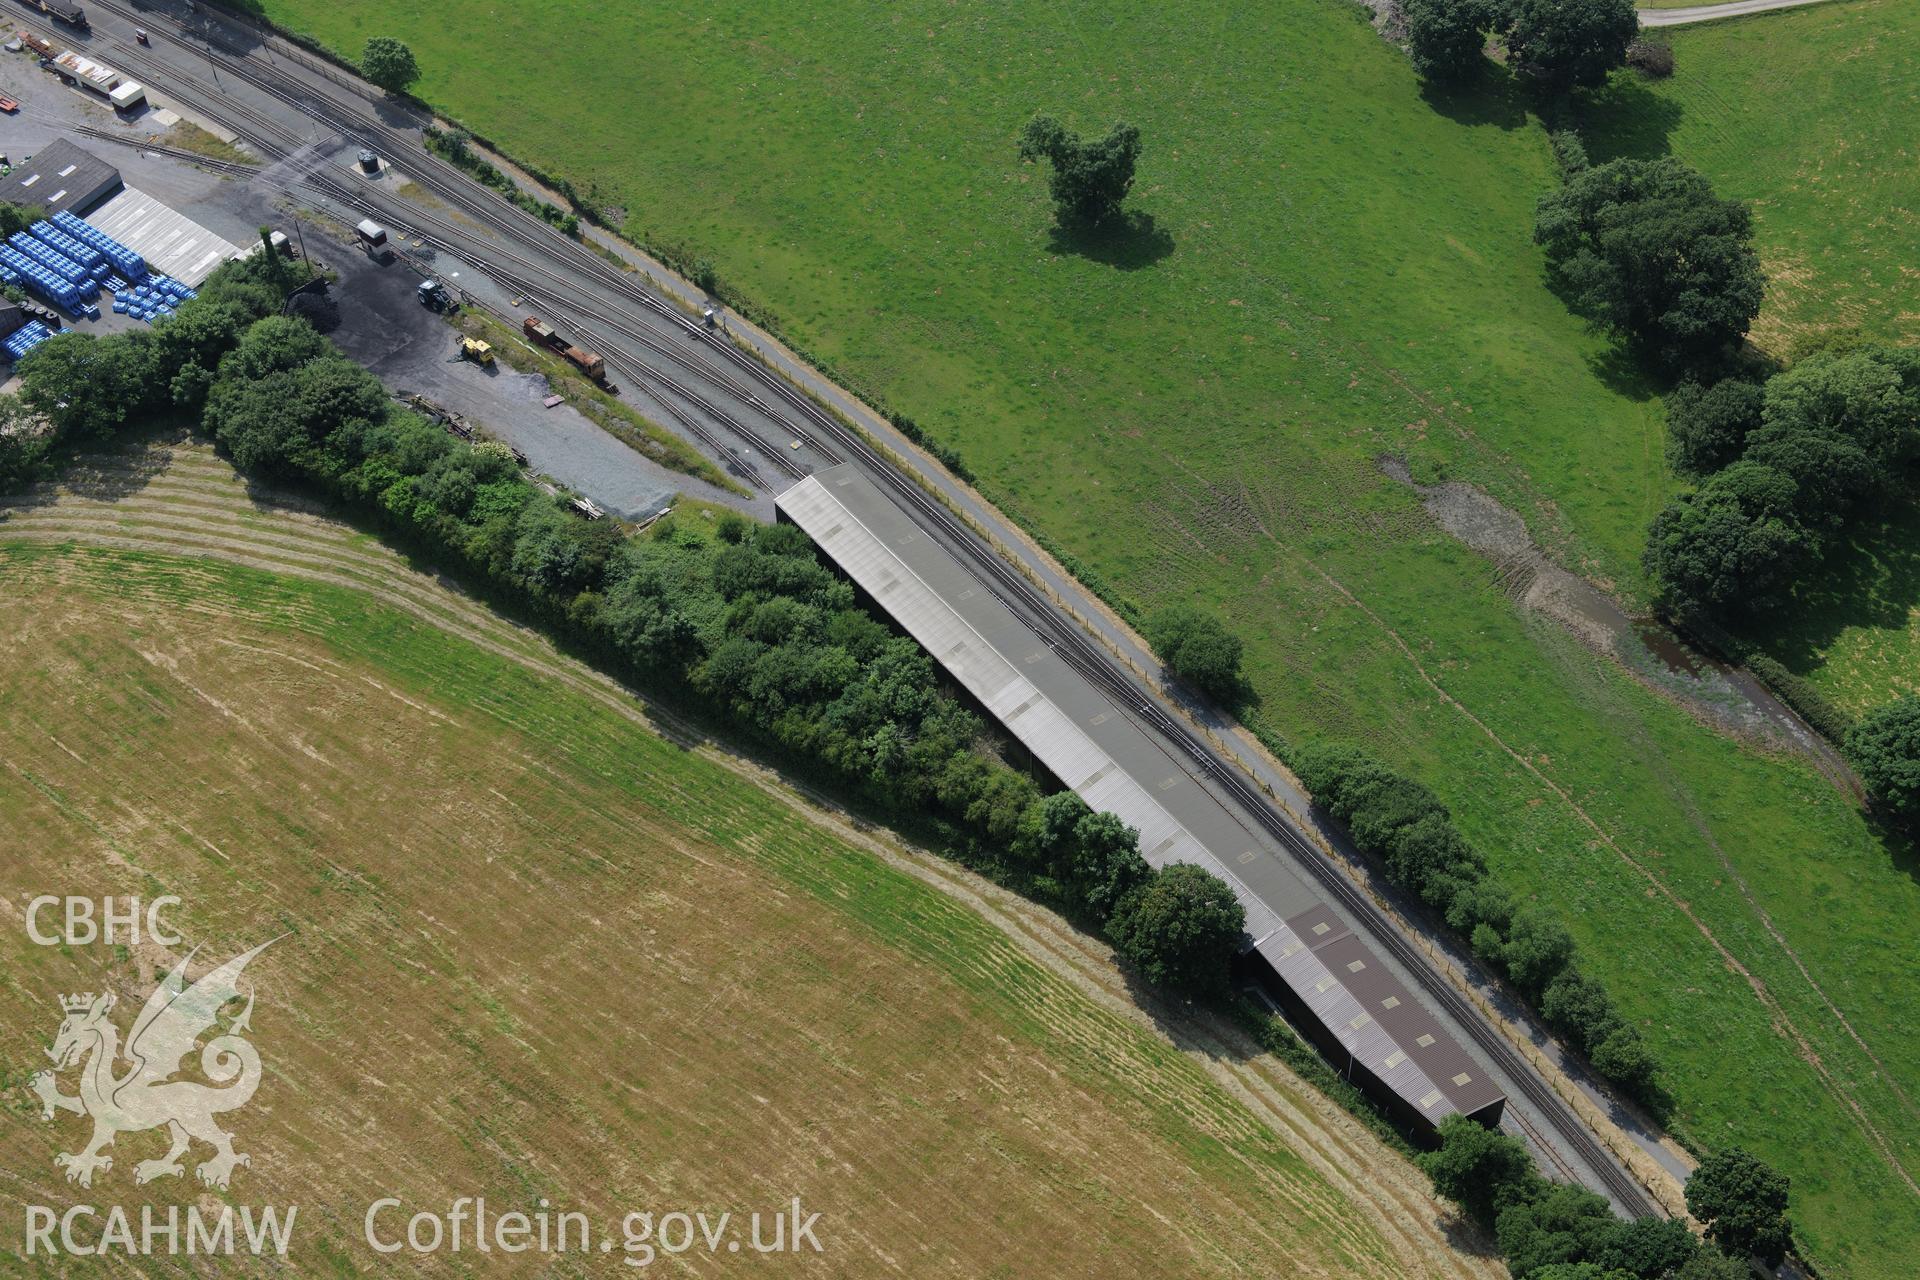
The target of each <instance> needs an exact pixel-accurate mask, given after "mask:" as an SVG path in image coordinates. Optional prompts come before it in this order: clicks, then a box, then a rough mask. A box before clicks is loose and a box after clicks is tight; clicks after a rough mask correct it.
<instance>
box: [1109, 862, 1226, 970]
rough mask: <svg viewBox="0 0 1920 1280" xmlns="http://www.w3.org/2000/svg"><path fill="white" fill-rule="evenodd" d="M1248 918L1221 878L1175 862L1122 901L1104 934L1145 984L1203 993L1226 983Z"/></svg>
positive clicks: (1200, 869)
mask: <svg viewBox="0 0 1920 1280" xmlns="http://www.w3.org/2000/svg"><path fill="white" fill-rule="evenodd" d="M1246 922H1247V918H1246V910H1245V909H1244V908H1243V907H1241V905H1240V903H1239V901H1238V900H1237V899H1236V898H1235V897H1234V896H1233V890H1231V889H1229V888H1228V887H1227V885H1226V883H1225V882H1224V881H1222V880H1221V879H1220V877H1218V876H1216V875H1214V874H1213V873H1212V872H1211V871H1208V870H1206V869H1205V868H1202V867H1196V866H1194V865H1193V864H1191V863H1186V862H1179V863H1175V864H1174V865H1173V866H1170V867H1167V868H1166V869H1164V870H1163V871H1161V872H1160V873H1159V874H1158V875H1155V876H1153V877H1152V878H1151V879H1150V880H1149V881H1148V882H1147V883H1145V884H1143V885H1141V886H1139V887H1138V888H1136V889H1135V890H1134V891H1133V892H1132V893H1129V894H1128V895H1127V896H1126V897H1125V898H1124V899H1122V900H1121V902H1120V904H1119V905H1118V906H1117V907H1116V908H1115V909H1114V913H1113V917H1112V919H1110V920H1109V921H1108V922H1107V932H1108V934H1109V935H1110V936H1111V937H1112V938H1113V941H1114V944H1115V945H1116V946H1117V947H1119V949H1120V954H1121V955H1123V956H1125V957H1126V958H1127V960H1128V962H1130V963H1131V964H1132V965H1133V966H1134V967H1135V968H1137V969H1138V970H1139V971H1140V972H1141V973H1142V974H1144V975H1145V976H1146V978H1147V980H1148V981H1149V982H1152V983H1155V984H1156V985H1161V986H1166V987H1171V988H1173V989H1174V990H1176V991H1182V992H1189V993H1194V994H1201V993H1206V992H1211V991H1216V990H1219V989H1220V988H1221V987H1222V986H1224V985H1225V984H1226V979H1227V965H1228V963H1229V961H1231V960H1232V958H1233V954H1234V952H1235V951H1237V950H1238V949H1239V946H1240V935H1241V931H1242V930H1243V929H1244V928H1245V927H1246Z"/></svg>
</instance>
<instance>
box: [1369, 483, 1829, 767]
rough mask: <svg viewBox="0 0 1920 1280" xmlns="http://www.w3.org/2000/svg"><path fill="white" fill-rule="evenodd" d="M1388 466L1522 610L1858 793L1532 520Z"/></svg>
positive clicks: (1471, 490) (1783, 709)
mask: <svg viewBox="0 0 1920 1280" xmlns="http://www.w3.org/2000/svg"><path fill="white" fill-rule="evenodd" d="M1379 465H1380V470H1381V471H1382V472H1383V473H1385V474H1386V475H1387V476H1389V477H1391V478H1392V479H1394V480H1397V481H1398V482H1400V483H1401V484H1404V485H1406V486H1407V487H1408V488H1410V489H1412V490H1413V491H1414V492H1415V493H1418V494H1419V495H1420V501H1421V504H1422V505H1423V506H1425V507H1426V509H1427V513H1428V514H1429V515H1431V516H1432V517H1433V518H1434V521H1435V522H1436V523H1438V524H1439V526H1440V527H1441V528H1442V529H1444V530H1446V531H1447V532H1448V533H1449V534H1451V535H1452V536H1453V537H1455V538H1457V539H1459V540H1460V541H1461V542H1462V543H1463V544H1465V545H1466V546H1468V547H1471V548H1472V549H1473V550H1475V551H1477V552H1479V553H1480V554H1481V555H1483V556H1485V557H1486V558H1487V560H1488V561H1489V562H1490V563H1491V564H1492V565H1493V566H1494V569H1495V572H1496V573H1497V575H1498V576H1499V580H1500V585H1501V587H1502V589H1503V590H1505V591H1506V593H1507V594H1508V595H1509V596H1511V597H1513V599H1514V600H1515V601H1516V602H1518V603H1519V604H1520V605H1521V606H1522V607H1523V608H1526V609H1528V610H1530V611H1532V612H1535V613H1538V614H1541V615H1543V616H1545V617H1549V618H1552V619H1553V620H1554V621H1556V622H1558V623H1560V624H1561V625H1562V626H1564V627H1565V628H1566V629H1567V630H1569V631H1571V632H1572V633H1573V634H1574V635H1575V636H1577V637H1579V638H1580V640H1582V641H1583V642H1584V643H1586V644H1587V645H1588V646H1589V647H1591V648H1594V649H1597V650H1599V651H1600V652H1602V653H1605V654H1606V655H1607V656H1609V657H1611V658H1613V659H1614V660H1615V661H1617V662H1619V663H1620V665H1621V666H1623V667H1625V668H1626V669H1627V670H1628V671H1629V672H1631V673H1632V674H1633V676H1634V677H1635V678H1636V679H1638V680H1639V681H1640V682H1641V683H1642V684H1644V685H1646V686H1647V687H1649V688H1651V689H1653V690H1655V691H1656V692H1658V693H1660V694H1663V695H1664V696H1666V697H1668V698H1671V699H1672V700H1673V701H1675V702H1678V703H1679V704H1681V705H1682V706H1684V707H1685V708H1687V710H1689V711H1691V712H1693V713H1694V714H1695V715H1697V716H1699V717H1700V718H1701V719H1703V720H1705V721H1707V722H1708V723H1710V724H1713V725H1714V726H1716V727H1717V728H1720V729H1721V730H1723V731H1725V732H1729V733H1734V734H1738V735H1740V736H1742V737H1745V738H1748V739H1751V740H1755V741H1758V742H1760V743H1762V744H1763V745H1765V746H1767V747H1770V748H1773V749H1775V750H1784V751H1790V752H1793V753H1794V754H1796V755H1799V756H1802V757H1804V758H1805V759H1807V760H1809V761H1810V762H1812V764H1813V765H1814V766H1815V767H1816V768H1818V769H1819V770H1820V772H1821V773H1822V774H1824V775H1826V777H1827V778H1828V779H1829V780H1830V781H1831V782H1832V783H1833V784H1834V785H1835V786H1836V787H1839V788H1840V789H1841V790H1843V791H1847V792H1857V790H1858V788H1859V783H1858V781H1857V780H1856V779H1855V778H1854V776H1853V771H1852V770H1851V769H1850V768H1849V767H1848V765H1847V762H1846V761H1845V759H1843V758H1842V757H1841V755H1840V753H1839V752H1838V751H1836V750H1835V749H1834V747H1833V745H1832V744H1831V743H1829V742H1828V741H1827V740H1826V739H1825V738H1822V737H1821V736H1820V735H1819V734H1817V733H1815V732H1814V731H1813V730H1812V729H1811V728H1809V727H1808V726H1807V724H1806V722H1805V721H1803V720H1802V719H1800V717H1799V716H1798V715H1796V714H1794V712H1793V709H1792V708H1790V707H1788V706H1787V705H1786V704H1785V703H1783V702H1781V701H1780V699H1778V698H1776V697H1775V696H1774V695H1773V694H1772V693H1771V692H1770V691H1769V690H1768V689H1767V687H1766V686H1765V685H1763V684H1761V683H1760V681H1759V680H1757V679H1755V678H1754V676H1753V675H1752V674H1751V673H1749V672H1748V671H1746V670H1745V669H1744V668H1740V667H1734V666H1730V665H1728V664H1727V663H1725V662H1722V661H1720V660H1719V659H1717V658H1712V657H1709V656H1707V655H1705V654H1702V653H1699V652H1697V651H1695V650H1694V649H1692V648H1690V647H1688V646H1687V644H1686V643H1685V642H1684V641H1683V640H1681V638H1680V637H1679V636H1677V635H1675V634H1674V633H1673V632H1672V631H1670V630H1668V629H1667V628H1666V627H1664V626H1662V625H1661V624H1660V623H1658V622H1657V621H1654V620H1653V619H1650V618H1635V617H1632V616H1630V615H1629V614H1628V613H1627V612H1626V611H1625V610H1624V609H1622V608H1621V607H1620V606H1619V605H1617V604H1615V603H1614V601H1613V598H1612V597H1610V596H1608V595H1607V594H1606V593H1605V592H1603V591H1601V590H1600V589H1599V588H1598V587H1595V586H1594V585H1593V584H1592V583H1590V582H1588V581H1587V580H1586V579H1585V578H1582V577H1580V576H1579V575H1578V574H1575V573H1571V572H1569V571H1568V570H1566V569H1563V568H1561V567H1560V566H1559V565H1558V564H1556V563H1554V561H1553V560H1552V559H1551V558H1550V557H1548V555H1547V554H1546V553H1545V552H1544V551H1542V550H1540V548H1539V547H1538V546H1537V545H1536V544H1535V543H1534V541H1533V536H1532V535H1531V534H1530V533H1528V532H1527V525H1526V522H1525V521H1524V520H1522V519H1521V518H1520V517H1519V516H1518V515H1516V514H1514V513H1513V512H1511V511H1509V510H1507V509H1506V508H1505V507H1503V506H1501V505H1500V503H1498V502H1496V501H1495V500H1494V499H1493V498H1491V497H1489V496H1488V495H1487V494H1485V493H1483V492H1481V491H1480V490H1479V489H1477V488H1475V487H1474V486H1472V485H1469V484H1460V483H1458V482H1449V483H1446V484H1435V485H1422V484H1416V483H1415V482H1414V479H1413V475H1412V473H1411V472H1410V471H1409V470H1408V469H1407V464H1406V463H1405V462H1404V461H1403V460H1401V459H1399V458H1383V459H1381V460H1380V464H1379Z"/></svg>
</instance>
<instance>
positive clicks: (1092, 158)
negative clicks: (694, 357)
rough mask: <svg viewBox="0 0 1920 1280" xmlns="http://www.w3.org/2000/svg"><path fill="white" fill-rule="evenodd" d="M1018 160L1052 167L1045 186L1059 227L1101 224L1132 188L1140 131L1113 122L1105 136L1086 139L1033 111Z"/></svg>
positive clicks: (1113, 217) (1110, 218)
mask: <svg viewBox="0 0 1920 1280" xmlns="http://www.w3.org/2000/svg"><path fill="white" fill-rule="evenodd" d="M1020 158H1021V159H1022V160H1045V161H1047V162H1048V163H1049V164H1051V165H1052V166H1053V176H1052V178H1051V179H1050V180H1049V187H1048V189H1049V190H1050V192H1051V193H1052V195H1053V210H1054V217H1055V218H1056V219H1058V221H1059V223H1060V225H1061V226H1063V227H1068V228H1091V227H1101V226H1105V225H1107V224H1109V223H1112V222H1113V221H1115V220H1116V219H1117V218H1118V217H1119V216H1120V202H1121V201H1122V200H1124V199H1126V198H1127V192H1128V191H1129V190H1130V189H1131V188H1132V187H1133V168H1134V164H1135V162H1136V161H1138V160H1139V158H1140V131H1139V130H1138V129H1136V128H1134V127H1133V126H1132V125H1130V124H1116V125H1114V126H1113V128H1111V129H1109V130H1108V131H1107V136H1106V137H1104V138H1100V139H1097V140H1095V141H1092V142H1087V141H1083V140H1082V139H1081V138H1080V136H1079V135H1078V134H1074V133H1070V132H1068V131H1067V129H1066V127H1065V126H1064V125H1062V124H1061V123H1060V122H1059V121H1058V120H1056V119H1054V118H1053V117H1052V116H1049V115H1044V114H1043V115H1037V116H1035V117H1034V118H1033V119H1031V120H1029V121H1028V122H1027V127H1026V128H1025V129H1023V130H1022V131H1021V133H1020Z"/></svg>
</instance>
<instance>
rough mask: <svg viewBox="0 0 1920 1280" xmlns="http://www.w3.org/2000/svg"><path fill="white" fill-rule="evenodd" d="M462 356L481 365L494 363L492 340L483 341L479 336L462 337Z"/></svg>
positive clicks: (463, 358)
mask: <svg viewBox="0 0 1920 1280" xmlns="http://www.w3.org/2000/svg"><path fill="white" fill-rule="evenodd" d="M460 358H461V359H462V360H471V361H473V362H474V363H475V364H479V365H491V364H492V363H493V344H492V343H490V342H482V341H481V340H480V339H478V338H462V339H460Z"/></svg>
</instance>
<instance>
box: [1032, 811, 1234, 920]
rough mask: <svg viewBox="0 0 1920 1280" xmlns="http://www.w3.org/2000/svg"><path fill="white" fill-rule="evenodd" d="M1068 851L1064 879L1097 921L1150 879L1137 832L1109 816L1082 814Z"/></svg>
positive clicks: (1103, 814) (1150, 872) (1110, 914)
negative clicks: (1068, 857) (1069, 852)
mask: <svg viewBox="0 0 1920 1280" xmlns="http://www.w3.org/2000/svg"><path fill="white" fill-rule="evenodd" d="M1083 807H1084V806H1083ZM1070 848H1071V854H1070V861H1069V863H1068V866H1067V879H1068V881H1069V882H1070V883H1071V884H1072V885H1073V887H1074V890H1075V892H1076V893H1078V894H1079V896H1080V900H1081V901H1082V902H1085V903H1086V904H1087V908H1088V910H1090V911H1092V912H1093V914H1094V915H1095V916H1096V917H1098V918H1099V919H1101V920H1106V919H1109V918H1111V917H1112V915H1113V913H1114V911H1115V909H1117V908H1118V907H1119V905H1120V903H1121V902H1123V901H1125V900H1126V898H1127V897H1128V895H1130V894H1132V893H1133V891H1134V890H1136V889H1138V888H1141V887H1142V886H1144V885H1145V884H1146V883H1147V882H1148V881H1149V880H1151V879H1153V868H1152V867H1151V866H1149V865H1148V864H1147V860H1146V859H1145V858H1144V857H1142V856H1141V855H1140V833H1139V832H1138V831H1135V830H1134V829H1133V828H1132V827H1130V826H1128V825H1127V824H1126V823H1124V822H1122V821H1120V819H1119V818H1117V817H1115V816H1114V815H1113V814H1111V813H1087V814H1084V815H1082V817H1081V818H1080V820H1079V821H1078V822H1077V823H1075V824H1074V828H1073V839H1072V841H1071V842H1070ZM1234 905H1235V906H1236V907H1237V906H1238V905H1239V904H1238V903H1235V904H1234ZM1237 940H1238V939H1237V936H1236V941H1237Z"/></svg>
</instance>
